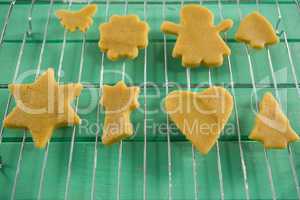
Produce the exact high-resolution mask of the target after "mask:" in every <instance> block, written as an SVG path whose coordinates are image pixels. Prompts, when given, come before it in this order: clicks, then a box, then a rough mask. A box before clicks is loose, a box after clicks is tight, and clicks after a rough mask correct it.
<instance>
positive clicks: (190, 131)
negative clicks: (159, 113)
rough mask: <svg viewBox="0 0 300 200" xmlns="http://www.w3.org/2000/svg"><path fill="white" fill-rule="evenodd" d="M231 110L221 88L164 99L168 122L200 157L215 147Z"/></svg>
mask: <svg viewBox="0 0 300 200" xmlns="http://www.w3.org/2000/svg"><path fill="white" fill-rule="evenodd" d="M232 107H233V98H232V96H231V94H230V93H229V92H228V91H227V90H225V89H224V88H222V87H211V88H208V89H206V90H205V91H203V92H190V91H174V92H171V93H170V94H168V96H167V97H166V99H165V109H166V112H167V113H168V115H169V116H170V118H171V120H172V121H173V122H174V123H175V124H176V126H177V127H178V128H179V129H180V131H181V132H182V133H183V134H184V135H185V136H186V137H187V139H188V140H190V141H191V142H192V144H193V145H194V146H195V148H196V149H198V150H199V151H200V152H201V153H202V154H207V153H208V152H209V151H210V149H211V148H212V147H213V145H214V144H215V143H216V141H217V139H218V138H219V136H220V133H221V132H222V130H223V129H224V126H225V124H226V123H227V121H228V119H229V117H230V114H231V111H232Z"/></svg>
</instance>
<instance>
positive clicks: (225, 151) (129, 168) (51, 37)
mask: <svg viewBox="0 0 300 200" xmlns="http://www.w3.org/2000/svg"><path fill="white" fill-rule="evenodd" d="M192 2H193V3H199V2H198V1H186V2H185V3H192ZM30 3H31V1H17V3H16V5H14V7H13V10H12V13H11V16H10V18H9V21H8V26H7V30H6V32H5V37H4V40H3V44H2V46H1V47H0V68H1V69H0V119H3V117H4V110H5V107H6V103H7V98H8V95H9V93H8V90H7V84H9V83H11V82H12V79H13V75H14V72H15V68H16V65H17V60H18V55H19V50H20V47H21V43H22V39H23V35H24V32H25V31H26V30H27V28H28V27H27V26H28V25H27V17H28V12H29V9H30ZM96 3H97V4H98V12H97V14H96V16H95V17H94V25H93V26H92V27H91V28H90V29H89V31H88V33H87V35H86V39H87V41H86V48H85V52H84V57H83V58H84V60H83V72H82V83H83V84H84V86H85V89H84V91H83V92H82V95H81V96H80V99H79V115H80V117H81V118H82V119H84V120H86V121H87V122H88V127H87V128H86V124H85V123H84V124H82V125H81V127H79V128H78V129H77V131H76V138H75V145H74V152H73V163H72V176H71V179H70V192H69V199H89V198H90V197H91V182H92V170H93V159H94V141H95V131H94V130H95V124H96V116H97V101H98V88H99V79H100V69H101V62H102V60H101V58H102V57H101V52H100V51H99V49H98V45H97V43H98V39H99V31H98V25H99V24H100V23H103V22H104V21H105V6H106V2H105V1H97V2H96ZM180 3H181V2H180V1H166V19H167V20H169V21H174V22H178V20H179V10H180ZM9 5H10V2H9V1H7V0H0V30H2V28H3V25H4V21H5V16H6V14H7V12H8V8H9ZM49 5H50V4H49V2H48V1H37V2H36V3H35V4H34V8H33V16H32V27H33V30H32V31H33V34H32V35H31V36H30V37H28V38H27V40H26V44H25V48H24V52H23V56H22V57H21V63H20V71H19V74H22V73H24V72H26V71H28V70H36V67H37V65H38V61H39V55H40V51H41V47H42V42H43V34H44V29H45V23H46V21H47V14H48V10H49V8H50V6H49ZM204 5H205V6H206V7H208V8H209V9H211V10H212V12H213V13H214V14H215V23H216V24H217V23H219V22H220V16H219V10H218V4H217V2H216V1H204ZM82 6H84V4H82V3H79V4H77V3H74V4H73V5H72V9H74V10H75V9H79V8H81V7H82ZM279 6H280V9H281V12H282V13H281V14H282V21H281V24H280V30H285V31H286V33H287V36H288V43H289V46H290V49H291V53H292V59H293V61H294V63H295V66H296V74H297V76H299V75H300V68H299V67H298V66H299V65H300V29H299V28H298V27H299V25H300V12H299V9H298V8H297V6H296V4H295V3H294V1H293V0H280V1H279ZM66 7H67V4H66V3H63V2H60V1H55V3H54V6H53V8H52V10H51V17H50V21H49V26H48V33H47V38H46V44H45V49H44V54H43V55H42V63H41V68H42V70H46V69H47V68H48V67H53V68H54V69H55V71H56V72H57V69H58V66H59V59H60V53H61V48H62V41H63V33H64V29H63V28H62V27H61V26H60V24H59V22H58V20H57V19H56V17H55V15H54V12H55V10H56V9H60V8H66ZM256 8H257V7H256V5H255V1H243V2H241V11H242V14H243V15H246V14H248V13H250V12H252V11H254V10H256ZM222 9H223V14H224V17H225V18H231V19H232V20H233V21H234V27H233V28H232V29H231V30H230V31H229V32H228V35H227V36H228V45H229V46H230V48H231V50H232V56H231V57H230V59H231V64H232V71H233V79H234V82H235V83H236V84H235V94H236V96H235V97H236V101H237V110H238V116H239V122H240V124H239V125H240V132H241V136H242V148H243V151H244V156H245V162H246V168H247V174H248V176H247V177H248V183H249V192H250V197H251V198H252V199H270V198H271V197H272V196H271V190H270V184H269V181H268V175H267V169H266V163H265V157H264V152H263V147H262V145H261V144H260V143H257V142H254V141H250V140H249V139H248V134H249V132H250V131H251V129H252V127H253V120H254V114H255V113H254V112H253V108H254V103H253V102H254V101H255V98H254V96H253V93H252V84H251V79H250V78H251V77H250V72H249V63H248V58H247V54H246V52H245V48H244V45H243V44H240V43H237V42H236V41H235V40H234V33H235V32H236V30H237V27H238V25H239V14H238V7H237V4H236V2H235V1H222ZM260 9H261V12H262V14H264V15H265V16H266V17H267V18H268V19H269V20H270V21H271V23H272V24H273V25H275V24H276V22H277V20H278V13H277V10H276V4H275V2H274V1H272V0H263V1H261V2H260ZM162 11H163V6H162V1H161V0H150V1H148V2H147V22H148V23H149V26H150V28H151V31H150V35H149V40H150V42H149V46H148V49H147V63H146V64H147V81H148V82H149V84H148V87H147V111H148V112H147V120H148V121H147V126H148V128H147V166H146V167H147V198H148V199H167V198H168V163H167V161H168V154H167V137H166V136H167V135H166V134H167V133H166V129H165V127H162V128H161V127H159V126H152V125H153V124H155V125H161V124H162V125H163V124H165V123H166V115H165V113H164V112H163V111H162V110H161V109H159V108H160V104H161V101H162V100H163V98H164V96H165V87H164V84H165V78H164V77H165V74H164V41H163V34H162V33H161V32H160V30H159V29H160V24H161V23H162V21H163V14H162ZM123 13H124V1H111V2H110V5H109V15H110V16H111V15H113V14H123ZM128 13H130V14H131V13H132V14H137V15H139V16H140V18H141V19H143V18H144V2H143V1H142V0H135V1H131V0H129V5H128ZM174 42H175V37H173V36H167V66H168V78H169V82H174V83H177V84H178V85H179V86H180V87H181V88H182V89H185V88H186V87H187V86H186V71H185V69H184V68H183V67H181V64H180V60H178V59H173V58H172V56H171V52H172V48H173V46H174ZM81 48H82V34H81V33H80V32H76V33H68V34H67V43H66V48H65V53H64V60H63V65H62V69H63V72H64V76H63V77H62V79H61V82H64V83H67V82H77V80H78V72H79V68H80V58H81V57H80V54H81ZM270 53H271V59H272V61H273V67H274V70H275V75H276V78H277V82H278V87H279V92H280V98H281V103H282V107H283V110H284V112H285V113H286V114H287V116H288V118H289V119H290V122H291V124H292V126H293V127H294V129H295V130H296V131H297V132H300V123H299V120H300V106H299V100H300V96H299V95H298V93H297V90H296V88H295V84H294V80H293V76H292V70H291V65H290V63H289V60H288V53H287V49H286V46H285V43H284V38H283V36H282V35H281V42H280V44H277V45H275V46H272V47H270ZM250 55H251V59H252V62H253V70H254V76H255V82H256V83H257V90H258V98H259V99H261V97H262V96H263V94H264V93H265V92H266V91H271V92H273V94H275V93H274V86H273V81H272V77H271V73H270V70H269V66H268V57H267V51H266V50H261V51H255V50H251V49H250ZM144 59H145V51H144V50H141V51H140V52H139V57H138V58H137V59H135V60H133V61H126V73H127V75H128V79H127V80H126V81H127V82H128V83H130V84H133V85H140V86H141V95H140V97H139V101H140V104H141V107H140V109H139V110H137V111H135V112H134V113H133V115H132V121H133V123H134V125H135V135H134V137H131V138H129V139H127V140H125V141H124V142H123V156H122V169H121V179H120V188H121V191H120V197H121V199H142V198H143V145H144V127H143V123H144V112H143V110H144V95H145V91H144V90H143V86H142V84H143V82H144V76H143V73H144ZM103 63H104V83H105V84H113V83H116V82H117V81H118V80H120V79H121V74H120V73H116V72H113V71H117V72H120V71H121V70H122V61H120V62H111V61H109V60H108V59H107V58H106V57H104V61H103ZM33 72H34V71H33ZM33 80H34V76H29V77H28V78H27V79H25V81H24V82H32V81H33ZM212 81H213V83H214V84H218V85H224V87H226V88H228V87H229V83H230V77H229V69H228V61H227V59H224V64H223V66H222V67H220V68H218V69H213V70H212ZM150 83H155V84H156V86H157V87H154V86H153V85H152V84H150ZM191 83H192V86H193V87H194V88H193V90H197V91H198V90H199V91H201V90H203V89H204V88H206V87H207V86H208V70H207V68H202V67H200V68H197V69H193V70H191ZM298 84H299V83H298ZM175 89H176V87H174V86H172V87H170V91H171V90H175ZM229 89H230V88H229ZM89 105H91V106H92V107H91V109H90V111H89V112H85V110H86V109H87V107H88V106H89ZM13 106H14V103H12V104H11V105H10V108H9V110H11V108H12V107H13ZM150 111H151V112H150ZM102 121H103V113H101V115H100V122H101V123H102ZM1 123H2V120H1V122H0V125H1ZM172 127H173V129H174V130H173V129H172V134H171V135H170V136H171V158H172V160H171V161H172V197H173V199H193V198H194V182H193V171H192V157H191V145H190V143H189V142H187V141H186V139H185V138H184V137H183V136H182V134H180V133H179V132H178V130H177V129H176V128H174V126H173V125H172ZM236 128H237V125H236V119H235V113H234V112H233V114H232V116H231V118H230V121H229V123H228V126H227V127H226V128H225V130H224V132H223V133H222V135H221V137H220V140H219V145H220V158H221V167H222V175H223V180H224V181H223V182H224V195H225V196H224V197H225V199H244V198H245V191H244V185H243V173H242V168H241V161H240V156H239V155H240V154H239V146H238V141H237V130H236ZM22 133H23V131H22V130H10V129H4V132H3V134H4V135H3V136H4V138H3V142H2V143H1V144H0V156H1V158H2V163H3V167H2V169H0V199H9V198H10V195H11V191H12V185H13V181H14V177H15V172H16V167H17V160H18V156H19V150H20V145H21V141H22V135H23V134H22ZM100 133H101V131H100ZM71 134H72V128H71V127H70V128H64V129H59V130H57V131H56V132H55V134H54V135H53V138H52V140H51V143H50V148H49V157H48V162H47V166H46V172H45V179H44V187H43V192H42V198H43V199H63V198H64V191H65V184H66V175H67V165H68V159H69V152H70V139H71ZM291 147H292V151H293V155H294V158H295V167H296V170H297V172H298V173H299V172H300V159H299V155H300V144H299V142H295V143H294V144H292V145H291ZM98 151H99V152H98V159H97V165H98V167H97V172H96V191H95V195H96V198H97V199H115V198H116V194H117V176H118V145H117V144H116V145H113V146H111V147H105V146H103V145H102V144H101V143H99V145H98ZM195 154H196V155H195V157H196V169H197V177H196V180H197V182H198V190H199V198H200V199H204V198H205V199H218V198H220V189H219V188H220V187H219V176H218V169H217V167H218V166H217V151H216V148H215V147H214V148H213V149H212V150H211V152H210V153H209V154H208V155H206V156H202V155H200V153H198V152H196V153H195ZM268 156H269V160H270V164H271V167H272V176H273V181H274V185H275V190H276V193H277V197H278V198H279V199H295V198H297V193H296V188H295V184H294V181H293V175H292V172H291V167H290V164H289V159H288V152H287V150H270V151H268ZM43 158H44V150H38V149H35V148H34V146H33V144H32V141H31V138H30V135H29V134H27V139H26V143H25V146H24V151H23V154H22V162H21V164H20V173H19V176H18V179H17V187H16V198H17V199H35V198H36V197H37V193H38V188H39V180H40V174H41V167H42V162H43ZM297 178H298V177H297Z"/></svg>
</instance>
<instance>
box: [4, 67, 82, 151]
mask: <svg viewBox="0 0 300 200" xmlns="http://www.w3.org/2000/svg"><path fill="white" fill-rule="evenodd" d="M9 90H10V92H11V93H12V95H13V96H14V98H15V100H16V104H17V105H16V107H15V108H14V109H13V110H12V111H11V113H9V114H8V116H7V117H6V119H5V120H4V126H5V127H7V128H24V129H27V130H29V131H30V132H31V134H32V139H33V142H34V144H35V146H36V147H37V148H43V147H45V145H46V144H47V142H48V140H49V139H50V138H51V136H52V133H53V131H54V129H55V128H58V127H63V126H67V125H71V124H74V125H76V124H79V123H80V118H79V117H78V115H77V114H76V112H75V111H74V110H73V108H72V107H71V105H70V103H71V102H72V100H74V99H75V98H76V97H78V96H79V95H80V92H81V90H82V85H81V84H67V85H58V83H57V82H56V81H55V79H54V71H53V69H48V71H47V72H45V73H44V74H42V75H41V76H40V77H39V78H38V79H37V80H36V81H35V82H34V83H32V84H11V85H9Z"/></svg>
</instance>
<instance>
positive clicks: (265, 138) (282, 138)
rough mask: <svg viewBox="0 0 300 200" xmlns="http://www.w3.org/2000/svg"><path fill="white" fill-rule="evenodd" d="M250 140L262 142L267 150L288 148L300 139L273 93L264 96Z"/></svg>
mask: <svg viewBox="0 0 300 200" xmlns="http://www.w3.org/2000/svg"><path fill="white" fill-rule="evenodd" d="M249 138H250V139H253V140H259V141H261V142H262V143H263V144H264V146H265V147H266V148H286V147H287V144H288V143H289V142H293V141H295V140H298V139H299V136H298V135H297V134H296V132H295V131H294V130H293V128H292V127H291V125H290V122H289V120H288V119H287V117H286V116H285V115H284V113H283V112H282V111H281V109H280V105H279V104H278V102H277V101H276V99H275V98H274V97H273V95H272V93H269V92H268V93H266V94H265V95H264V97H263V99H262V102H261V103H260V106H259V113H257V115H256V119H255V126H254V128H253V130H252V132H251V134H250V136H249Z"/></svg>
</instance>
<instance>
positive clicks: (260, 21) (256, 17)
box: [235, 12, 279, 49]
mask: <svg viewBox="0 0 300 200" xmlns="http://www.w3.org/2000/svg"><path fill="white" fill-rule="evenodd" d="M235 39H236V40H237V41H240V42H245V43H247V44H249V45H250V46H251V47H252V48H256V49H262V48H264V47H265V46H266V45H272V44H276V43H278V42H279V38H278V37H277V35H276V32H275V30H274V29H273V26H272V24H271V23H270V22H269V21H268V20H267V18H265V17H264V16H263V15H261V14H260V13H259V12H253V13H251V14H250V15H247V16H246V17H245V18H244V19H243V20H242V21H241V24H240V26H239V28H238V30H237V32H236V34H235Z"/></svg>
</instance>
